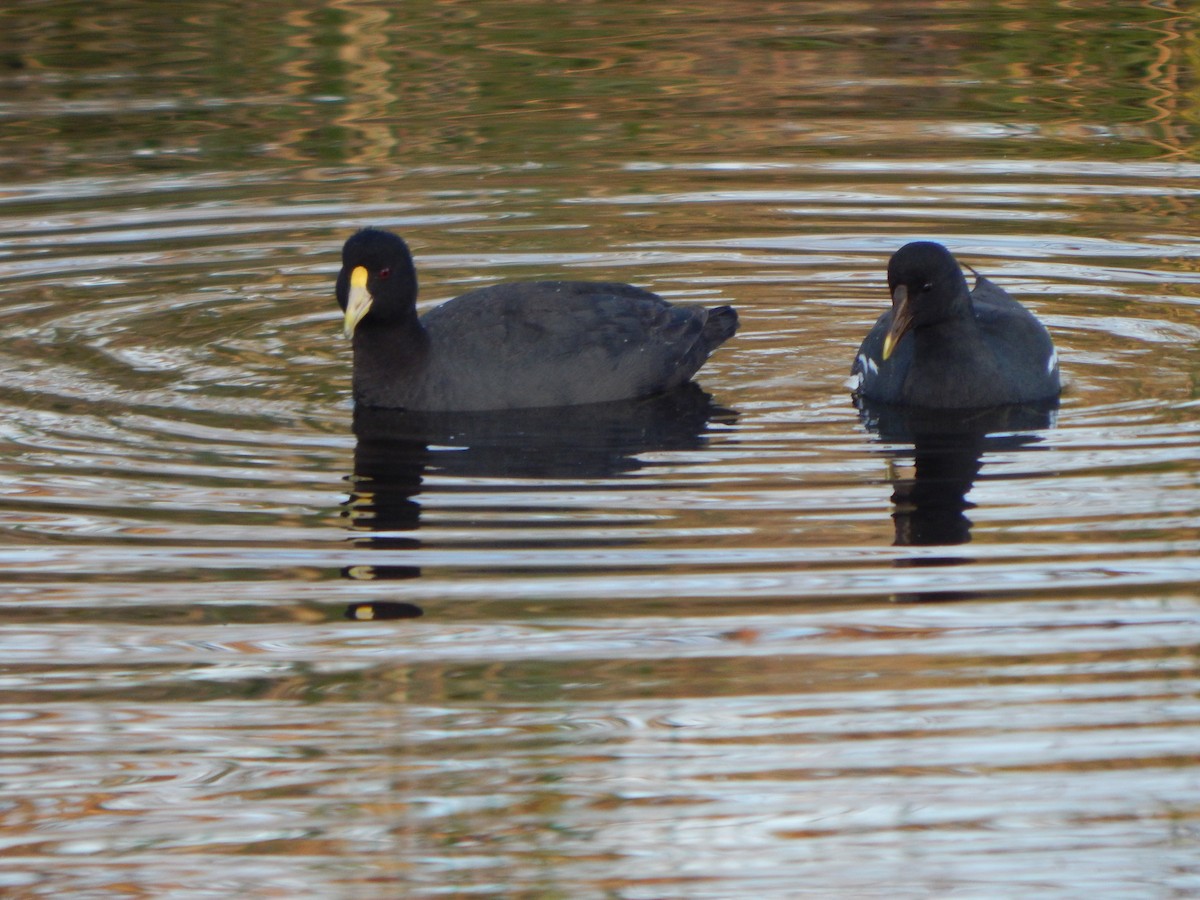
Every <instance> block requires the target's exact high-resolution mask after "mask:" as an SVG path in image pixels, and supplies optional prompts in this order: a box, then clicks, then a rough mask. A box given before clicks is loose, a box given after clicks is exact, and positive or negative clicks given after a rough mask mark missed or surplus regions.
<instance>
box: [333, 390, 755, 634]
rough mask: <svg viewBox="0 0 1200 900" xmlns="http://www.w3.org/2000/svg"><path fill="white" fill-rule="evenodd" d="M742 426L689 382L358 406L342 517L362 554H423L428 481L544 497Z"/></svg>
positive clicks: (352, 573) (405, 568)
mask: <svg viewBox="0 0 1200 900" xmlns="http://www.w3.org/2000/svg"><path fill="white" fill-rule="evenodd" d="M735 418H736V414H735V413H733V412H731V411H729V410H727V409H723V408H721V407H719V406H717V405H716V404H714V403H713V400H712V398H711V397H710V396H709V395H708V394H706V393H705V392H704V391H703V390H701V389H700V388H699V387H698V386H696V385H695V384H692V383H688V384H685V385H683V386H682V387H680V388H676V389H675V390H672V391H669V392H667V393H663V394H658V395H656V396H653V397H647V398H642V399H637V400H622V401H615V402H611V403H593V404H587V405H581V406H573V407H557V408H540V409H524V410H505V411H497V412H470V413H428V412H409V411H404V410H394V409H375V408H370V407H365V406H359V407H357V408H356V409H355V413H354V433H355V436H356V437H357V439H358V443H357V445H356V447H355V454H354V475H353V479H352V481H353V484H354V487H353V490H352V492H351V494H350V496H349V498H348V499H347V500H346V501H345V502H344V506H345V510H344V512H343V515H344V516H345V517H346V518H347V519H348V520H349V527H350V529H351V531H352V532H354V533H355V534H357V535H359V537H358V539H357V540H356V544H357V545H358V546H365V547H371V548H373V549H377V550H389V551H390V550H412V549H415V548H417V547H419V546H420V541H419V539H418V538H417V537H416V536H415V532H416V531H417V530H418V529H419V528H420V524H421V503H420V501H419V499H418V498H419V497H420V496H421V495H422V494H424V493H427V488H426V481H427V479H428V478H429V477H430V476H439V477H451V478H470V479H502V480H505V481H508V480H510V479H516V480H518V481H519V480H521V479H529V480H530V484H531V486H533V487H537V488H538V489H540V488H541V487H542V485H540V484H539V483H538V482H540V481H544V480H554V481H568V482H570V481H589V480H595V479H605V478H612V477H616V476H620V475H623V474H627V473H630V472H633V471H636V470H638V469H640V468H641V467H642V466H643V465H645V463H644V462H643V461H642V460H641V459H640V458H639V457H640V456H641V455H642V454H645V453H647V452H651V451H662V450H691V449H696V448H699V447H702V446H704V444H705V443H706V441H707V438H706V437H705V432H706V431H707V430H708V428H709V425H710V422H712V421H722V422H725V423H729V422H732V421H733V420H734V419H735ZM520 489H521V487H520V485H519V484H518V485H517V486H516V487H514V486H512V485H506V486H505V487H504V490H520ZM438 490H439V491H450V490H453V487H449V486H445V485H440V486H439V487H438ZM342 574H343V575H344V576H345V577H347V578H353V579H370V580H381V579H388V580H400V579H412V578H418V577H420V575H421V570H420V568H419V567H417V566H409V565H403V564H394V563H386V564H383V563H380V564H373V565H355V566H349V567H347V568H346V569H344V570H343V572H342ZM360 605H361V604H360ZM348 614H349V613H348ZM356 617H359V618H362V616H356Z"/></svg>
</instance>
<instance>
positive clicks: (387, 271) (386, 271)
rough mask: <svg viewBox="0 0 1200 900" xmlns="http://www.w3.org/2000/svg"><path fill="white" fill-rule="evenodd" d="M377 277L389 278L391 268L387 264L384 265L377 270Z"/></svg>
mask: <svg viewBox="0 0 1200 900" xmlns="http://www.w3.org/2000/svg"><path fill="white" fill-rule="evenodd" d="M379 277H380V278H391V277H392V270H391V269H389V268H388V267H387V266H384V267H383V268H382V269H380V270H379Z"/></svg>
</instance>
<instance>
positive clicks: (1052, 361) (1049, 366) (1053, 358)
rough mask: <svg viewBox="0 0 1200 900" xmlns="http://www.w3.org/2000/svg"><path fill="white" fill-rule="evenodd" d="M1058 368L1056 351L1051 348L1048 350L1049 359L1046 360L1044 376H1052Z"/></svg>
mask: <svg viewBox="0 0 1200 900" xmlns="http://www.w3.org/2000/svg"><path fill="white" fill-rule="evenodd" d="M1057 368H1058V351H1057V350H1055V349H1054V348H1053V347H1051V348H1050V358H1049V359H1048V360H1046V374H1047V375H1053V374H1054V370H1055V369H1057Z"/></svg>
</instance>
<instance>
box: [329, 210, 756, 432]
mask: <svg viewBox="0 0 1200 900" xmlns="http://www.w3.org/2000/svg"><path fill="white" fill-rule="evenodd" d="M416 300H417V275H416V270H415V268H414V266H413V260H412V255H411V254H410V253H409V250H408V246H407V245H406V244H405V243H404V241H403V240H402V239H401V238H400V237H398V236H397V235H395V234H392V233H391V232H388V231H383V230H380V229H377V228H364V229H363V230H361V231H359V232H357V233H355V234H353V235H351V237H350V238H349V239H348V240H347V241H346V244H345V246H344V247H343V248H342V269H341V272H340V273H339V274H338V278H337V301H338V304H339V305H340V306H341V307H342V310H343V311H344V312H345V332H346V335H347V337H352V338H353V341H354V397H355V399H356V400H357V401H358V402H359V403H361V404H364V405H366V406H376V407H385V408H392V409H412V410H426V411H443V412H450V411H471V410H476V411H479V410H503V409H522V408H533V407H550V406H575V405H579V404H585V403H602V402H607V401H612V400H628V399H633V398H637V397H646V396H651V395H653V394H658V393H661V392H663V391H667V390H670V389H672V388H674V387H677V386H679V385H681V384H683V383H685V382H686V381H687V380H688V379H690V378H691V377H692V375H694V374H695V373H696V371H697V370H698V369H699V368H700V366H701V365H703V364H704V361H705V360H706V359H708V356H709V354H710V353H712V352H713V350H715V349H716V348H717V347H719V346H720V345H721V344H722V343H724V342H725V341H726V340H728V339H729V338H730V337H732V336H733V334H734V332H735V331H736V330H737V324H738V318H737V313H736V312H735V311H734V309H733V307H730V306H717V307H714V308H712V309H704V308H702V307H695V306H673V305H672V304H670V303H668V302H667V301H665V300H663V299H662V298H661V297H659V296H657V295H656V294H652V293H650V292H649V291H646V290H642V289H641V288H637V287H633V286H632V285H628V284H618V283H605V282H586V281H537V282H528V281H527V282H516V283H512V284H500V285H495V286H492V287H485V288H479V289H477V290H473V291H470V292H468V293H466V294H463V295H462V296H461V297H456V298H455V299H453V300H448V301H447V302H445V303H443V304H442V305H440V306H438V307H436V308H434V309H432V310H430V311H429V312H427V313H426V314H425V315H423V316H418V315H417V308H416Z"/></svg>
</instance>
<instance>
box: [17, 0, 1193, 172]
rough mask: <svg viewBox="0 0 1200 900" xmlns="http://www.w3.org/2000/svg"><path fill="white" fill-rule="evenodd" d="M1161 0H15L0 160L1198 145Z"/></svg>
mask: <svg viewBox="0 0 1200 900" xmlns="http://www.w3.org/2000/svg"><path fill="white" fill-rule="evenodd" d="M1158 6H1160V5H1159V4H1152V3H1150V2H1140V3H1115V4H1093V5H1090V6H1088V7H1085V8H1080V4H1074V3H1072V4H1067V3H1056V4H1053V5H1050V4H1031V5H1028V6H1026V7H1018V8H1013V4H1011V3H1002V2H989V3H973V4H969V5H966V6H961V5H960V6H955V7H953V8H950V9H947V8H944V5H943V4H938V3H925V4H907V5H905V6H904V7H903V10H902V11H901V10H900V9H899V8H898V7H895V6H894V5H892V4H882V3H880V4H866V5H864V4H850V3H806V4H784V5H777V6H770V7H767V8H765V9H764V7H763V6H762V5H761V4H756V3H736V4H732V5H730V4H724V5H722V6H721V7H720V8H719V9H717V8H713V7H709V6H704V5H694V6H685V5H672V6H668V7H662V6H657V5H654V6H649V5H644V4H638V3H633V2H623V3H613V2H605V3H572V4H561V3H538V2H530V3H512V2H505V3H503V4H500V3H496V2H485V3H472V4H463V3H434V2H419V3H406V4H404V5H402V6H400V5H397V4H394V3H388V2H383V0H378V2H356V3H344V4H340V5H339V6H338V7H337V8H331V7H327V6H324V5H320V4H309V5H307V6H303V5H302V6H299V7H297V5H296V4H293V3H287V4H279V3H262V4H255V5H254V6H252V7H247V8H242V7H241V6H231V5H229V4H227V3H217V2H189V3H174V4H169V5H164V4H161V3H156V2H142V3H129V4H123V5H122V6H121V7H120V8H119V9H115V10H108V9H104V8H97V7H96V6H95V4H85V3H70V2H63V3H58V4H53V5H52V6H50V7H49V11H48V8H47V5H46V4H41V3H37V4H34V3H17V4H6V5H5V7H4V9H2V10H0V33H3V34H6V35H8V37H9V43H8V47H7V49H6V50H5V51H4V53H3V54H2V60H0V61H2V62H3V68H2V69H0V86H3V88H4V92H5V95H6V97H7V100H6V103H5V104H4V108H3V116H4V119H5V120H6V121H5V128H4V133H3V136H2V137H0V167H2V168H0V171H3V173H4V177H6V178H8V179H19V180H24V179H28V178H31V177H33V178H37V177H45V176H47V175H50V176H62V175H65V174H75V175H78V174H95V173H97V172H104V171H111V170H113V169H116V170H125V169H128V168H130V167H132V168H133V169H134V170H137V169H144V168H162V167H168V168H170V167H179V168H199V167H204V168H208V167H213V166H219V167H222V168H233V169H238V168H246V167H261V166H263V165H273V164H284V165H293V164H301V165H310V164H322V165H330V164H337V163H349V164H356V165H361V164H382V163H387V164H402V165H420V164H428V163H442V162H446V161H448V160H454V161H458V162H471V163H500V164H512V163H519V162H525V161H534V162H539V163H543V164H545V163H566V164H586V163H589V162H595V161H608V160H612V159H614V158H616V159H629V158H656V157H667V158H671V159H679V158H686V157H688V156H694V155H704V156H709V157H711V156H718V157H720V158H726V159H731V158H742V157H745V156H753V157H763V156H779V157H806V156H807V157H812V156H826V155H845V154H846V153H847V152H861V151H868V152H871V153H876V154H877V153H887V154H889V155H894V156H897V157H910V158H911V157H922V156H925V155H929V154H930V145H931V143H934V142H936V143H937V145H938V147H939V149H940V150H943V151H944V149H945V148H946V146H947V145H948V144H949V145H963V144H965V145H966V146H967V147H969V148H970V150H969V152H970V153H972V154H976V155H978V154H984V155H989V154H999V155H1020V156H1039V157H1051V156H1053V157H1062V156H1063V155H1064V154H1068V155H1072V154H1073V155H1084V156H1088V157H1099V158H1126V159H1127V158H1130V157H1155V156H1161V155H1164V154H1166V155H1173V156H1179V155H1191V154H1193V153H1194V150H1195V143H1196V140H1195V133H1194V132H1195V122H1196V114H1195V86H1194V79H1193V77H1192V75H1191V72H1192V71H1193V70H1194V69H1195V63H1196V57H1197V45H1196V39H1195V34H1194V25H1195V21H1196V15H1195V14H1194V13H1173V12H1170V11H1166V10H1163V9H1160V8H1158ZM164 34H170V35H171V39H170V40H166V41H164V40H163V35H164ZM848 148H850V149H848ZM958 152H962V147H961V146H959V147H958Z"/></svg>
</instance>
